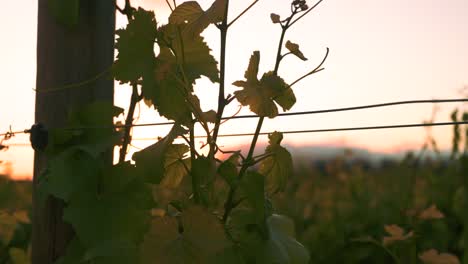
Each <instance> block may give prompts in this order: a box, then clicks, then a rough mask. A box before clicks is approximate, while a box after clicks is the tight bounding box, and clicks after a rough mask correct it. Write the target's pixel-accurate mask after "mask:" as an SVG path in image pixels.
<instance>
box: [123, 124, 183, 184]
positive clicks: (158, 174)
mask: <svg viewBox="0 0 468 264" xmlns="http://www.w3.org/2000/svg"><path fill="white" fill-rule="evenodd" d="M185 133H186V131H185V130H184V129H183V128H182V127H181V126H180V125H178V124H176V125H174V126H173V127H172V129H171V131H170V132H169V134H168V135H167V136H165V137H164V138H163V139H161V140H159V141H158V142H156V143H155V144H153V145H151V146H149V147H147V148H145V149H143V150H141V151H138V152H135V153H134V154H133V156H132V159H133V160H134V161H135V165H136V168H137V171H138V173H139V174H140V175H143V176H144V178H146V179H147V180H148V181H149V182H151V183H155V184H159V183H160V181H161V180H162V178H163V176H164V168H165V163H166V154H167V151H168V149H169V148H170V146H171V144H172V141H174V139H175V138H176V137H178V136H180V135H183V134H185Z"/></svg>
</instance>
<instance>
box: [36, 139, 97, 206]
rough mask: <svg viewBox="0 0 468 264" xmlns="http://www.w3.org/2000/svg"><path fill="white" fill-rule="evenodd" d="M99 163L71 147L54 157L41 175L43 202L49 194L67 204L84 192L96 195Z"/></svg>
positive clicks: (78, 149) (80, 150) (85, 153)
mask: <svg viewBox="0 0 468 264" xmlns="http://www.w3.org/2000/svg"><path fill="white" fill-rule="evenodd" d="M98 166H99V165H98V162H97V160H96V159H95V158H94V157H93V156H92V155H91V154H90V153H89V152H86V151H84V150H83V149H81V148H80V147H71V148H69V149H67V150H65V151H64V152H62V153H60V154H58V155H57V156H55V157H53V158H52V159H51V160H50V161H49V164H48V167H47V169H46V171H45V172H44V174H42V175H41V181H40V186H41V187H40V189H41V193H42V200H43V201H45V198H46V196H45V195H47V194H50V195H53V196H55V197H57V198H59V199H62V200H64V201H66V202H68V201H70V199H71V197H72V196H74V195H82V194H83V193H82V192H91V193H93V192H94V193H95V192H96V191H97V181H98V174H99V169H98Z"/></svg>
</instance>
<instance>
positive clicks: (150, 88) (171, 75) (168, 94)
mask: <svg viewBox="0 0 468 264" xmlns="http://www.w3.org/2000/svg"><path fill="white" fill-rule="evenodd" d="M181 28H183V27H182V26H174V25H170V24H169V25H165V26H162V27H160V28H159V37H158V41H159V43H160V48H161V49H160V53H159V55H158V56H157V59H156V66H155V72H154V85H147V86H143V88H142V89H143V94H144V96H145V99H146V100H147V101H149V102H151V103H152V104H154V107H155V108H156V109H157V110H158V112H159V113H160V115H162V116H164V117H166V118H168V119H172V120H176V121H179V122H182V123H183V124H186V125H188V124H189V123H190V122H191V113H192V111H198V109H197V104H196V103H194V102H190V104H187V101H192V100H193V97H194V95H193V94H192V92H193V84H194V83H195V80H197V79H199V78H201V76H206V77H208V78H209V79H210V80H211V81H212V82H218V81H219V70H218V66H217V62H216V60H215V59H214V57H213V56H212V55H211V54H210V51H211V50H210V48H209V47H208V45H207V44H206V43H205V42H204V40H203V38H202V37H200V36H197V37H194V38H192V39H189V38H187V37H186V36H182V35H181V34H179V33H180V29H181ZM182 70H183V72H182ZM197 100H198V99H197ZM198 112H200V113H201V110H200V111H198ZM209 113H210V112H209ZM209 113H208V114H209ZM209 117H210V116H207V118H209Z"/></svg>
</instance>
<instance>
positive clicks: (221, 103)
mask: <svg viewBox="0 0 468 264" xmlns="http://www.w3.org/2000/svg"><path fill="white" fill-rule="evenodd" d="M228 14H229V0H226V7H225V9H224V18H223V21H222V22H221V25H219V30H220V33H221V54H220V62H219V64H220V67H219V68H220V69H219V94H218V111H216V122H215V126H214V129H213V137H212V141H211V142H208V143H209V144H210V153H209V156H210V157H214V155H215V154H216V153H215V152H216V140H217V138H218V133H219V128H220V126H221V120H222V118H223V112H224V108H225V107H226V105H227V104H228V102H227V100H226V98H225V86H226V80H225V79H226V40H227V32H228V28H229V26H228V22H227V20H228Z"/></svg>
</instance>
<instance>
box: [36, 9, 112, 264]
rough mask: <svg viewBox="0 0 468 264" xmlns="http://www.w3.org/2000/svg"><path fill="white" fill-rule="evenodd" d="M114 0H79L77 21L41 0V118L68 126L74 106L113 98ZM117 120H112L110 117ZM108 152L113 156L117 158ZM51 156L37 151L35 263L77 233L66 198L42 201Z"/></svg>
mask: <svg viewBox="0 0 468 264" xmlns="http://www.w3.org/2000/svg"><path fill="white" fill-rule="evenodd" d="M114 32H115V6H114V0H80V16H79V22H78V25H76V26H75V27H73V28H71V27H66V26H63V25H61V24H60V23H58V22H57V21H56V20H55V18H54V17H53V16H52V15H51V13H50V11H49V8H48V0H39V8H38V34H37V79H36V87H37V94H36V112H35V120H36V123H39V122H40V123H42V124H44V125H45V126H46V127H48V128H55V127H63V126H64V125H65V124H66V120H67V116H68V113H69V111H70V109H72V108H73V107H77V106H82V105H86V104H89V103H91V102H94V101H108V102H113V94H114V91H113V80H112V79H111V78H110V77H109V74H101V73H103V72H105V71H106V70H109V68H110V66H111V65H112V62H113V60H114ZM99 74H101V75H100V76H101V77H100V78H98V79H97V80H96V81H93V82H91V83H88V84H87V85H84V86H80V87H78V88H72V89H64V90H59V91H55V92H45V90H48V89H51V88H56V87H61V86H64V85H67V84H73V83H81V82H83V81H86V80H89V79H92V78H94V77H96V76H98V75H99ZM109 122H112V120H109ZM111 155H112V154H111V152H109V162H111V161H112V156H111ZM46 162H47V158H46V157H45V155H44V154H43V153H40V152H37V151H36V153H35V157H34V180H33V184H34V189H33V190H34V191H33V232H32V263H33V264H51V263H53V262H54V261H55V260H56V259H57V258H59V257H60V256H62V255H63V254H64V251H65V249H66V246H67V244H68V242H69V241H70V240H71V239H72V238H73V236H74V234H73V230H72V228H71V227H70V226H69V225H67V224H65V223H64V222H63V221H62V212H63V203H62V202H61V201H59V200H57V199H54V198H52V197H49V198H48V199H47V202H46V204H45V206H44V207H40V206H39V201H38V197H37V193H38V192H37V184H38V179H39V177H40V174H41V172H42V171H43V170H44V168H45V165H46Z"/></svg>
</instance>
